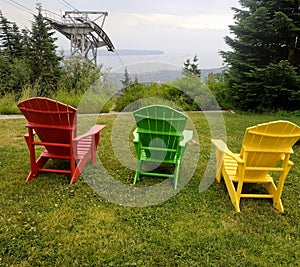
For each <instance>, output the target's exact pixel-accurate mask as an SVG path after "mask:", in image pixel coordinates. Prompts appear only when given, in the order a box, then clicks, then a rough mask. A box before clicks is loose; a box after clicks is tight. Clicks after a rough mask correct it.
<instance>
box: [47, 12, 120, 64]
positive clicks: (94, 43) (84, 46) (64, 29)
mask: <svg viewBox="0 0 300 267" xmlns="http://www.w3.org/2000/svg"><path fill="white" fill-rule="evenodd" d="M107 15H108V13H107V12H100V11H65V14H64V15H62V16H60V15H58V14H56V13H53V12H50V11H45V15H44V17H45V19H46V20H47V21H49V22H50V25H51V26H52V27H53V28H54V29H55V30H57V31H59V32H60V33H61V34H63V35H64V36H66V37H67V38H68V39H69V40H70V41H71V49H70V50H71V56H80V57H82V58H86V59H88V60H89V61H91V62H92V63H93V64H95V65H97V49H98V47H103V46H106V48H107V50H108V51H111V52H114V51H115V48H114V45H113V43H112V42H111V40H110V39H109V37H108V35H107V34H106V33H105V32H104V30H103V29H102V27H103V25H104V21H105V18H106V17H107ZM92 16H93V17H94V18H93V19H91V17H92ZM100 20H101V21H100ZM98 21H100V24H99V22H98ZM99 25H100V26H99Z"/></svg>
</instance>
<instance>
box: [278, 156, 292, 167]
mask: <svg viewBox="0 0 300 267" xmlns="http://www.w3.org/2000/svg"><path fill="white" fill-rule="evenodd" d="M284 158H285V155H283V156H282V158H281V160H282V161H284ZM288 165H289V166H293V165H294V162H292V161H291V160H289V161H288Z"/></svg>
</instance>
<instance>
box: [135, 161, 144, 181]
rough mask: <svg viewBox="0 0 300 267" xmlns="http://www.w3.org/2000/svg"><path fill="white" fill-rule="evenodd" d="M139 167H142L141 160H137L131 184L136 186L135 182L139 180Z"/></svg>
mask: <svg viewBox="0 0 300 267" xmlns="http://www.w3.org/2000/svg"><path fill="white" fill-rule="evenodd" d="M141 166H142V161H141V160H138V163H137V167H136V172H135V176H134V181H133V184H136V182H137V181H138V180H139V178H140V172H141Z"/></svg>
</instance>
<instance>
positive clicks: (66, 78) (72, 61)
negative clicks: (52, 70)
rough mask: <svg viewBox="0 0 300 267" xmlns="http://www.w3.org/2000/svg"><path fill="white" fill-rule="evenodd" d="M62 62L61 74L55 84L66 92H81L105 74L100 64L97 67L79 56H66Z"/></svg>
mask: <svg viewBox="0 0 300 267" xmlns="http://www.w3.org/2000/svg"><path fill="white" fill-rule="evenodd" d="M62 63H63V67H62V74H61V77H60V80H59V82H58V85H57V86H58V88H59V90H65V91H66V92H71V91H73V92H74V93H75V94H76V93H79V94H82V93H83V92H85V91H86V90H87V89H88V88H89V86H91V85H92V84H93V83H94V82H95V81H96V80H98V79H101V78H102V77H103V76H104V75H105V74H104V72H103V71H102V66H100V67H99V68H98V67H96V66H94V65H92V64H91V63H90V62H89V61H87V60H83V59H82V58H80V57H71V58H66V59H64V60H63V62H62Z"/></svg>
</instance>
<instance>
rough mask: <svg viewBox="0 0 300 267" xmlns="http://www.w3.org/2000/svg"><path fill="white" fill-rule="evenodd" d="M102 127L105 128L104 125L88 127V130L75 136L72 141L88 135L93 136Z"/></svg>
mask: <svg viewBox="0 0 300 267" xmlns="http://www.w3.org/2000/svg"><path fill="white" fill-rule="evenodd" d="M104 128H106V125H94V126H92V127H91V128H90V130H89V131H88V132H86V133H85V134H82V135H78V136H76V137H75V138H74V139H73V141H74V142H78V141H80V140H81V139H83V138H86V137H89V136H93V135H96V134H99V132H101V131H102V130H103V129H104Z"/></svg>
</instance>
